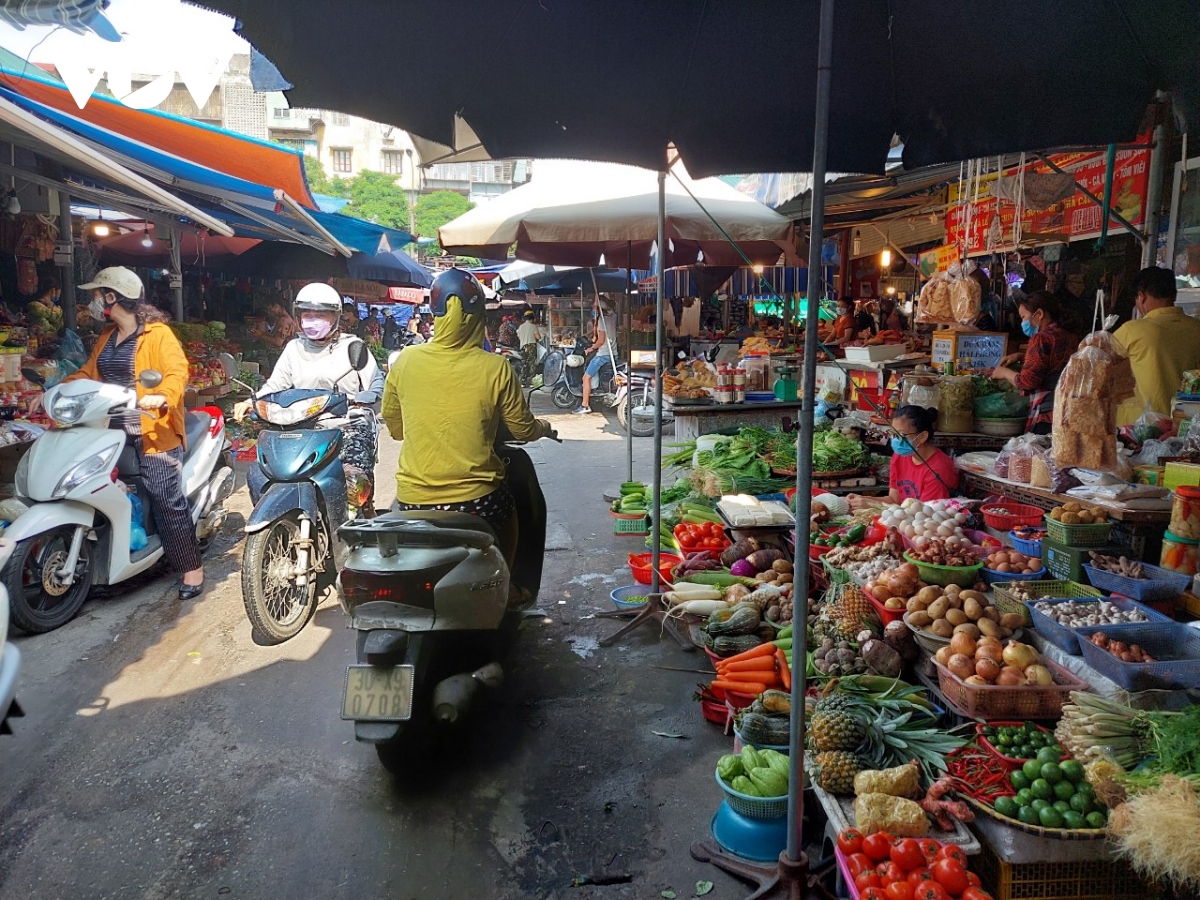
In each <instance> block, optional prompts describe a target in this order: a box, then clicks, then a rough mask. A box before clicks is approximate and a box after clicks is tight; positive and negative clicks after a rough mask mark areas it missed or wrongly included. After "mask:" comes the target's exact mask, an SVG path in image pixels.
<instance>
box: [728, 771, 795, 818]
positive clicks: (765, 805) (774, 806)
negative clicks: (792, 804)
mask: <svg viewBox="0 0 1200 900" xmlns="http://www.w3.org/2000/svg"><path fill="white" fill-rule="evenodd" d="M713 775H714V776H715V777H716V779H717V784H718V785H720V786H721V790H722V791H724V792H725V802H726V803H728V804H729V806H730V808H731V809H732V810H733V811H734V812H736V813H741V814H742V815H743V816H746V817H747V818H749V819H778V818H779V817H780V816H786V815H787V804H788V798H787V794H784V795H783V796H782V797H751V796H750V795H749V794H743V793H740V792H739V791H735V790H734V789H733V788H731V787H730V786H729V785H727V784H726V783H725V782H724V781H722V780H721V776H720V774H719V773H717V772H715V771H714V772H713Z"/></svg>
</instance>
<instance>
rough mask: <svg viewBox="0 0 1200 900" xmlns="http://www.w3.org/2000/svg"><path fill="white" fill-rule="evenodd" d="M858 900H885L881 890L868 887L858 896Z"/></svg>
mask: <svg viewBox="0 0 1200 900" xmlns="http://www.w3.org/2000/svg"><path fill="white" fill-rule="evenodd" d="M858 900H887V894H886V893H884V890H883V888H877V887H870V888H867V889H866V890H865V891H863V892H862V893H861V894H859V895H858Z"/></svg>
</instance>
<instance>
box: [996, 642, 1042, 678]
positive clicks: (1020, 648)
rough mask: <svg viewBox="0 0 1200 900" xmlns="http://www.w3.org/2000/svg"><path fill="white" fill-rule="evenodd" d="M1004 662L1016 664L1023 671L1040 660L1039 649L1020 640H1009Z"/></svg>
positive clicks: (1005, 649) (1011, 664)
mask: <svg viewBox="0 0 1200 900" xmlns="http://www.w3.org/2000/svg"><path fill="white" fill-rule="evenodd" d="M1003 658H1004V662H1005V663H1007V664H1008V665H1010V666H1016V667H1017V668H1018V669H1020V670H1021V671H1022V672H1023V671H1024V670H1025V669H1027V668H1029V667H1030V666H1032V665H1033V664H1034V663H1036V662H1037V661H1038V654H1037V650H1035V649H1034V648H1033V647H1030V646H1029V645H1028V644H1022V643H1021V642H1020V641H1009V642H1008V645H1007V646H1006V647H1005V648H1004V654H1003Z"/></svg>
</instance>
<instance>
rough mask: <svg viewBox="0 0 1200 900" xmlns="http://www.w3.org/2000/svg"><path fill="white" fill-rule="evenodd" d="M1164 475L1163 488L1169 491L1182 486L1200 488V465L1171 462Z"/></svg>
mask: <svg viewBox="0 0 1200 900" xmlns="http://www.w3.org/2000/svg"><path fill="white" fill-rule="evenodd" d="M1165 468H1166V471H1165V472H1164V474H1163V481H1162V486H1163V487H1165V488H1166V489H1167V490H1169V491H1173V490H1175V488H1177V487H1179V486H1180V485H1187V486H1188V487H1200V463H1187V462H1169V463H1167V465H1166V467H1165Z"/></svg>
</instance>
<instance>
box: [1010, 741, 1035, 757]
mask: <svg viewBox="0 0 1200 900" xmlns="http://www.w3.org/2000/svg"><path fill="white" fill-rule="evenodd" d="M1036 754H1037V751H1036V750H1035V749H1034V747H1033V745H1032V744H1022V745H1021V746H1020V747H1018V748H1017V751H1016V754H1015V756H1016V757H1017V759H1033V758H1034V756H1035V755H1036Z"/></svg>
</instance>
